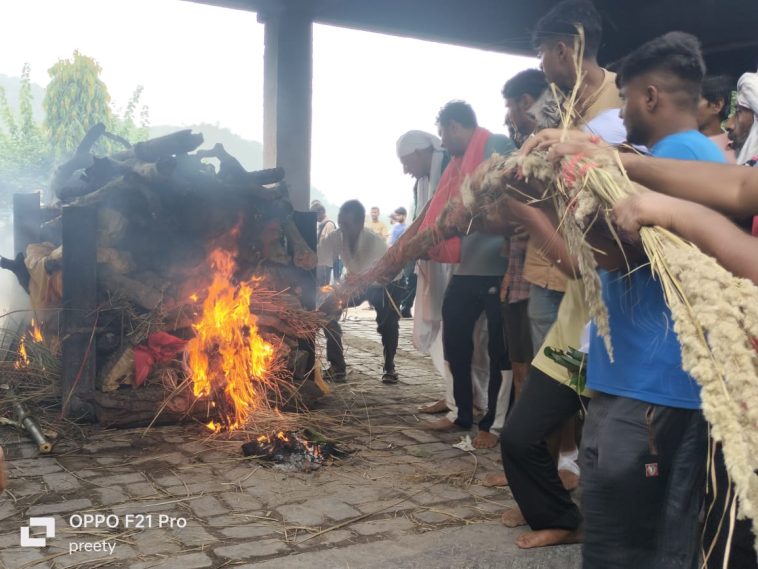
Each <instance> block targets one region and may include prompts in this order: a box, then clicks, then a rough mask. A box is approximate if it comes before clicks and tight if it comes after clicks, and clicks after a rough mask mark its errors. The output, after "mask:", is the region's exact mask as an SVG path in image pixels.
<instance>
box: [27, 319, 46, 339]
mask: <svg viewBox="0 0 758 569" xmlns="http://www.w3.org/2000/svg"><path fill="white" fill-rule="evenodd" d="M30 334H31V336H32V339H33V340H34V341H35V342H37V343H40V342H43V341H44V340H45V337H44V336H43V335H42V328H40V326H39V324H37V321H36V320H34V319H32V329H31V332H30Z"/></svg>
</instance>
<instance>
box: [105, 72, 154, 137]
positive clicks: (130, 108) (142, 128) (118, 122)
mask: <svg viewBox="0 0 758 569" xmlns="http://www.w3.org/2000/svg"><path fill="white" fill-rule="evenodd" d="M143 90H144V87H142V85H138V86H137V88H136V89H135V90H134V92H133V93H132V96H131V97H130V98H129V101H128V102H127V103H126V108H125V109H124V111H123V113H121V114H119V113H117V112H115V111H114V113H113V124H112V126H111V132H113V134H117V135H118V136H120V137H122V138H125V139H126V140H128V141H129V142H139V141H141V140H147V139H148V137H149V135H150V111H149V109H148V108H147V105H142V108H141V109H140V110H139V112H140V114H139V123H138V122H137V117H136V114H137V108H138V107H139V102H140V98H141V97H142V91H143Z"/></svg>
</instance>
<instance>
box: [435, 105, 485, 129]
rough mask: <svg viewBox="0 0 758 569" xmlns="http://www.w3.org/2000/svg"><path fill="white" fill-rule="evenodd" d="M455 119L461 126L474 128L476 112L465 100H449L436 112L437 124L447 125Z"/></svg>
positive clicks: (475, 125)
mask: <svg viewBox="0 0 758 569" xmlns="http://www.w3.org/2000/svg"><path fill="white" fill-rule="evenodd" d="M450 121H455V122H457V123H458V124H459V125H461V126H462V127H463V128H476V127H477V126H478V125H477V122H476V114H475V113H474V109H472V108H471V105H469V104H468V103H467V102H465V101H450V102H449V103H447V104H446V105H445V106H444V107H442V108H441V109H440V112H439V113H437V121H436V124H437V126H447V125H449V124H450Z"/></svg>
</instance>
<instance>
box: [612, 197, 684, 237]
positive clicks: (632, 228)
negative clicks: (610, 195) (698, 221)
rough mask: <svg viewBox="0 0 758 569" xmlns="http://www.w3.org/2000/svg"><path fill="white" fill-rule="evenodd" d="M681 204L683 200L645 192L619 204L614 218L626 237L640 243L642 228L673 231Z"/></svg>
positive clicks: (614, 209)
mask: <svg viewBox="0 0 758 569" xmlns="http://www.w3.org/2000/svg"><path fill="white" fill-rule="evenodd" d="M681 204H682V200H679V199H677V198H672V197H670V196H667V195H664V194H659V193H658V192H652V191H650V190H644V191H641V192H640V193H638V194H634V195H632V196H629V197H628V198H626V199H624V200H621V201H620V202H618V203H617V204H616V205H615V206H614V207H613V218H614V221H615V222H616V225H617V226H618V228H619V229H620V230H621V232H622V233H623V234H624V235H625V236H628V237H630V238H631V239H634V240H635V241H638V240H639V234H640V228H642V227H645V226H649V225H657V226H659V227H663V228H665V229H672V228H673V223H674V212H675V211H676V210H677V207H678V206H680V205H681Z"/></svg>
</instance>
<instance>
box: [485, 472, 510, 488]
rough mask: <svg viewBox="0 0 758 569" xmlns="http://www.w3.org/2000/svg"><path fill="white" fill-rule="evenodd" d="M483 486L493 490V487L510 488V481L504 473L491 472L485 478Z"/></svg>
mask: <svg viewBox="0 0 758 569" xmlns="http://www.w3.org/2000/svg"><path fill="white" fill-rule="evenodd" d="M482 486H486V487H488V488H491V487H493V486H508V479H507V478H506V477H505V473H503V472H490V473H489V474H488V475H487V476H485V477H484V480H483V481H482Z"/></svg>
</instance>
